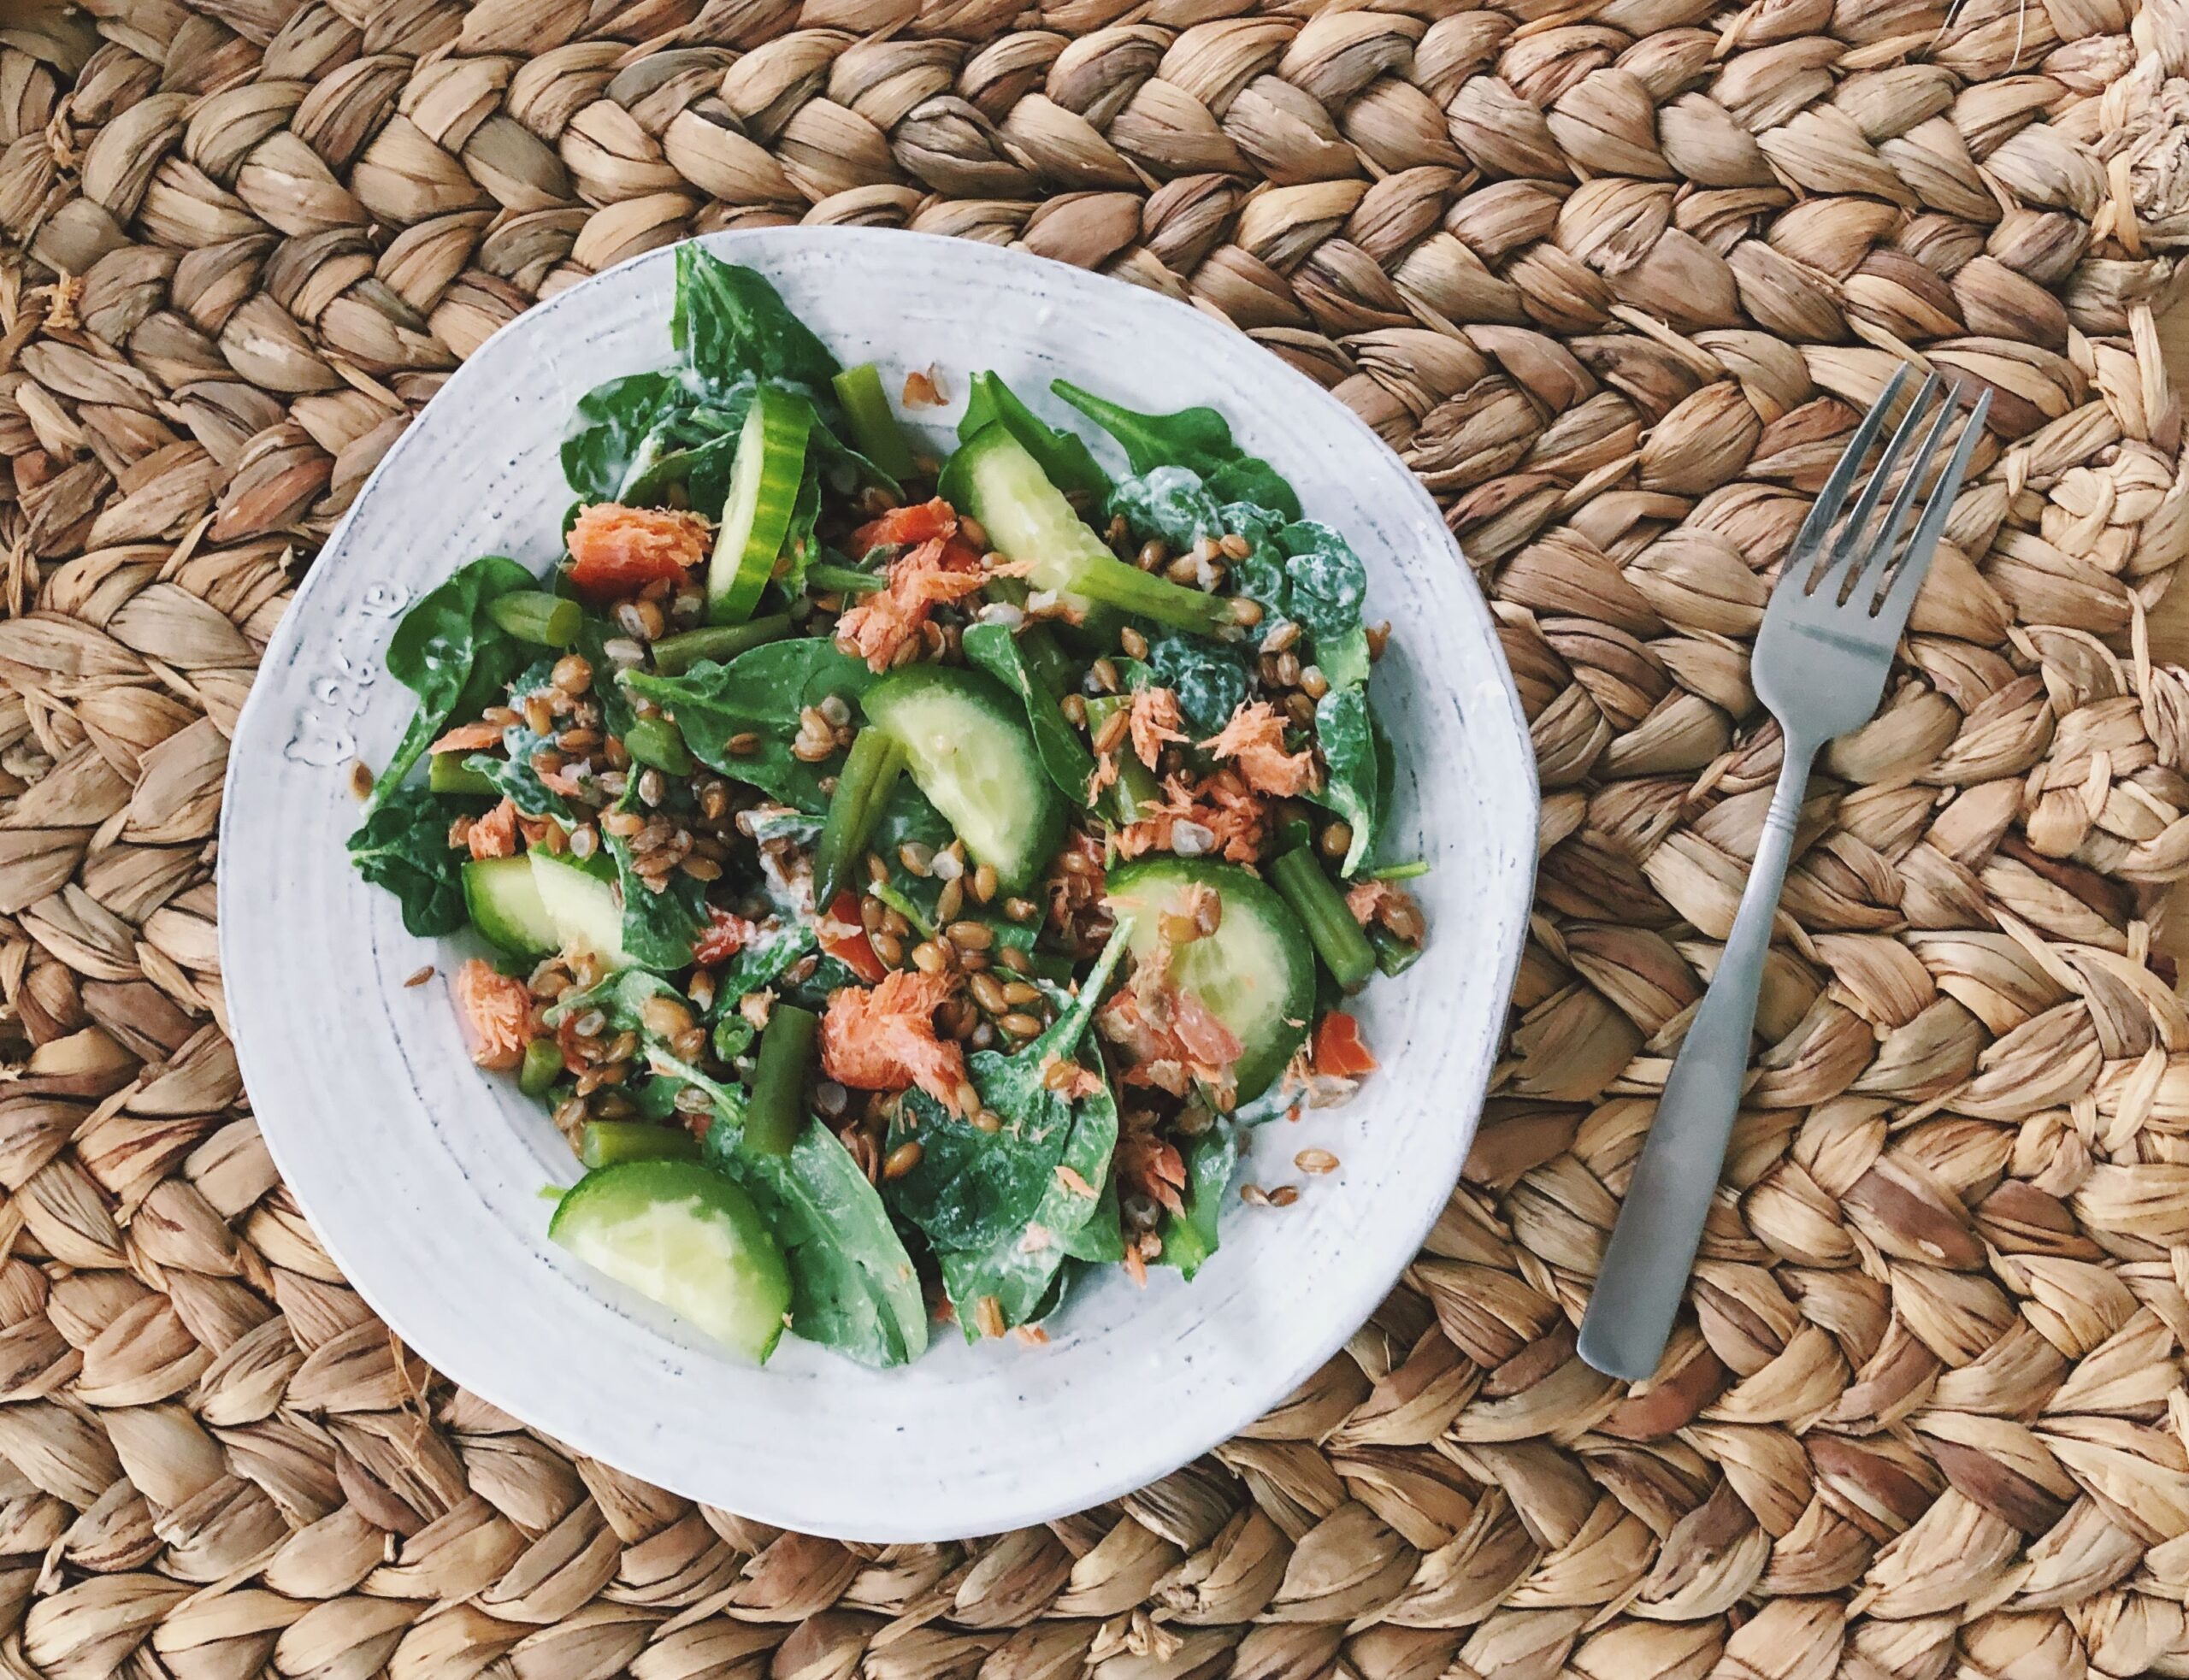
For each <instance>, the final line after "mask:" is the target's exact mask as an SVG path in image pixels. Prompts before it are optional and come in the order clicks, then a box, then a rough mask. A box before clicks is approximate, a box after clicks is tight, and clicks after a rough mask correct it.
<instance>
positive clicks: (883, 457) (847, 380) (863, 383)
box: [829, 362, 913, 479]
mask: <svg viewBox="0 0 2189 1680" xmlns="http://www.w3.org/2000/svg"><path fill="white" fill-rule="evenodd" d="M829 383H830V384H832V385H834V386H835V387H836V400H837V401H838V402H840V403H841V404H843V405H844V418H845V419H846V420H848V421H850V422H851V427H852V438H853V441H854V442H856V443H857V444H858V451H859V453H860V454H862V455H864V457H866V458H867V459H868V460H870V461H871V462H872V463H874V464H875V465H876V466H877V467H879V468H881V469H882V471H883V472H885V473H887V474H888V475H889V476H890V477H891V478H894V479H907V478H910V477H911V476H912V471H913V464H912V445H910V444H908V443H906V441H905V428H904V427H902V426H900V425H899V424H898V423H897V416H896V415H895V414H894V412H892V411H891V410H890V407H889V398H888V395H887V393H885V392H883V391H882V370H881V369H880V368H876V366H875V365H874V363H871V362H862V363H859V364H858V367H856V368H845V369H844V371H843V372H841V374H837V375H836V377H835V379H834V380H830V381H829Z"/></svg>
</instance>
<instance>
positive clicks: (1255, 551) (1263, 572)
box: [1223, 502, 1292, 629]
mask: <svg viewBox="0 0 2189 1680" xmlns="http://www.w3.org/2000/svg"><path fill="white" fill-rule="evenodd" d="M1223 521H1224V529H1225V530H1226V531H1227V532H1233V533H1237V534H1238V535H1240V536H1242V537H1244V538H1245V539H1247V545H1248V552H1247V557H1246V558H1245V559H1243V560H1234V561H1233V562H1232V563H1231V578H1232V581H1233V582H1234V583H1235V584H1236V586H1237V587H1238V590H1239V592H1240V593H1241V594H1242V595H1244V596H1246V597H1247V598H1248V599H1250V600H1254V601H1259V602H1260V604H1261V608H1262V613H1263V619H1264V625H1265V629H1266V628H1269V627H1270V626H1273V625H1274V624H1275V622H1276V621H1277V620H1278V619H1280V618H1289V617H1291V616H1292V607H1291V584H1290V581H1289V579H1288V578H1286V576H1285V575H1284V551H1283V549H1281V548H1279V547H1278V546H1277V533H1278V532H1279V531H1280V530H1282V529H1283V527H1284V520H1283V516H1281V515H1278V514H1274V513H1272V512H1271V511H1270V510H1268V509H1267V508H1265V507H1258V506H1256V505H1255V504H1253V503H1251V502H1232V503H1230V504H1226V505H1225V507H1224V513H1223Z"/></svg>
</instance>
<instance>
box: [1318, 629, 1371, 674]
mask: <svg viewBox="0 0 2189 1680" xmlns="http://www.w3.org/2000/svg"><path fill="white" fill-rule="evenodd" d="M1312 651H1313V653H1314V656H1315V669H1318V670H1319V671H1320V672H1322V674H1323V677H1324V680H1325V681H1327V682H1328V683H1329V684H1330V685H1331V687H1333V688H1358V687H1360V685H1361V684H1362V683H1364V682H1366V681H1368V668H1369V658H1368V632H1367V631H1366V630H1365V629H1363V628H1361V627H1360V625H1358V624H1356V625H1354V627H1353V628H1351V629H1350V630H1348V631H1347V632H1346V633H1345V634H1343V635H1342V636H1317V637H1316V638H1314V640H1313V647H1312Z"/></svg>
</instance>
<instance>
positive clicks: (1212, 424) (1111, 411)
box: [1049, 380, 1300, 519]
mask: <svg viewBox="0 0 2189 1680" xmlns="http://www.w3.org/2000/svg"><path fill="white" fill-rule="evenodd" d="M1049 388H1050V389H1051V390H1052V391H1053V392H1056V394H1057V395H1058V396H1059V397H1061V398H1064V400H1065V402H1067V403H1069V404H1071V405H1072V407H1074V408H1076V409H1077V410H1079V411H1080V412H1081V413H1082V414H1083V415H1086V416H1088V417H1089V419H1091V420H1093V421H1094V422H1095V423H1096V424H1097V425H1099V426H1100V427H1102V429H1103V430H1104V431H1106V432H1107V433H1109V434H1110V435H1111V436H1112V437H1113V438H1115V439H1117V440H1118V443H1119V444H1121V445H1124V451H1125V458H1126V459H1127V460H1128V461H1130V462H1131V463H1132V469H1133V471H1135V472H1136V473H1149V472H1153V471H1154V469H1156V468H1158V467H1188V468H1190V469H1193V470H1194V471H1195V472H1196V473H1198V474H1199V475H1201V479H1202V480H1203V481H1204V482H1205V483H1206V484H1207V487H1208V490H1209V492H1210V493H1211V494H1212V495H1213V496H1214V497H1215V498H1216V499H1217V500H1218V502H1257V503H1260V504H1261V505H1263V506H1264V507H1271V508H1275V509H1277V510H1278V511H1279V512H1281V513H1283V516H1285V517H1286V518H1287V519H1297V518H1299V517H1300V498H1299V497H1298V496H1296V495H1295V494H1294V493H1293V490H1292V486H1290V485H1289V484H1288V483H1286V482H1285V480H1284V478H1283V475H1281V474H1279V473H1278V472H1277V469H1276V468H1274V467H1272V466H1271V465H1270V464H1269V463H1268V462H1266V461H1265V460H1263V459H1261V457H1259V456H1254V455H1249V454H1248V453H1247V452H1246V451H1244V450H1243V449H1241V448H1240V447H1239V445H1237V444H1236V443H1235V442H1234V441H1233V440H1232V437H1231V427H1230V423H1229V422H1228V421H1225V420H1224V416H1222V415H1220V414H1218V413H1217V411H1216V410H1214V409H1207V408H1192V409H1181V410H1178V411H1177V413H1176V414H1142V413H1139V412H1138V411H1136V410H1132V409H1129V408H1125V407H1124V406H1123V405H1122V404H1117V403H1112V402H1109V401H1107V400H1106V399H1105V398H1100V397H1097V396H1095V395H1094V393H1093V392H1088V391H1083V390H1081V389H1080V388H1079V387H1078V386H1076V385H1073V384H1071V382H1070V381H1068V380H1056V381H1055V382H1054V383H1053V384H1052V385H1051V386H1050V387H1049Z"/></svg>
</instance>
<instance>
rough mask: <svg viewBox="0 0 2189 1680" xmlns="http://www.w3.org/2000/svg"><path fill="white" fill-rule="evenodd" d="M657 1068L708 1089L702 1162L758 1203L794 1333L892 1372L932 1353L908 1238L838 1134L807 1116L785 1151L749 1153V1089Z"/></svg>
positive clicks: (672, 1067)
mask: <svg viewBox="0 0 2189 1680" xmlns="http://www.w3.org/2000/svg"><path fill="white" fill-rule="evenodd" d="M656 1063H657V1065H659V1066H662V1067H664V1068H665V1069H666V1070H668V1071H670V1072H672V1073H676V1074H678V1075H679V1076H681V1077H684V1078H686V1079H687V1081H688V1082H691V1083H693V1084H696V1085H698V1086H699V1087H700V1088H702V1089H703V1090H705V1092H706V1093H707V1094H708V1096H709V1098H710V1099H712V1101H713V1103H714V1107H715V1121H714V1123H713V1124H712V1125H711V1126H710V1127H709V1128H708V1129H707V1135H706V1136H705V1138H704V1139H703V1140H702V1141H701V1146H700V1147H701V1149H702V1151H703V1158H705V1161H706V1162H707V1164H709V1165H710V1166H712V1167H714V1168H715V1169H716V1170H717V1171H720V1172H723V1173H726V1174H728V1175H729V1176H730V1177H732V1178H734V1179H735V1180H736V1181H737V1182H739V1183H740V1184H742V1185H743V1186H744V1187H745V1188H746V1190H747V1191H748V1192H749V1193H750V1194H752V1200H754V1201H755V1202H757V1203H758V1204H759V1206H760V1211H761V1212H762V1213H763V1214H764V1215H765V1216H766V1217H767V1221H768V1228H769V1229H770V1230H771V1231H772V1232H773V1233H774V1234H775V1238H776V1241H777V1242H779V1243H781V1244H782V1250H783V1258H784V1259H786V1260H787V1261H788V1263H789V1265H790V1288H791V1303H790V1328H791V1331H792V1333H793V1334H794V1335H801V1336H804V1337H805V1339H806V1340H807V1341H815V1342H818V1343H820V1344H821V1345H822V1346H823V1347H833V1348H835V1350H836V1351H837V1352H838V1353H842V1354H845V1355H846V1356H847V1357H848V1358H851V1359H856V1360H858V1362H859V1363H860V1364H861V1365H876V1366H883V1367H887V1366H889V1365H903V1364H905V1363H906V1362H907V1361H908V1360H912V1359H917V1358H919V1356H920V1355H921V1354H922V1353H925V1352H926V1351H927V1302H926V1300H924V1299H923V1297H922V1295H921V1294H920V1281H919V1274H918V1273H917V1270H914V1268H913V1265H912V1256H911V1255H910V1254H908V1253H906V1250H905V1243H904V1239H903V1238H901V1237H900V1236H899V1235H897V1230H896V1227H895V1226H894V1225H892V1224H891V1223H889V1213H888V1209H886V1208H885V1207H883V1206H882V1197H881V1194H880V1193H878V1192H877V1191H876V1189H875V1188H874V1186H873V1185H871V1184H870V1183H868V1182H867V1181H866V1175H865V1174H864V1173H863V1172H861V1171H860V1170H859V1169H858V1163H857V1162H856V1161H854V1160H853V1159H852V1157H851V1152H850V1151H848V1150H847V1149H846V1148H845V1147H844V1146H843V1144H842V1143H841V1141H839V1140H838V1138H837V1137H836V1135H835V1133H834V1132H831V1131H830V1130H829V1129H828V1128H827V1127H825V1126H823V1125H822V1124H821V1123H820V1122H819V1121H817V1120H811V1119H809V1120H808V1121H807V1122H806V1123H805V1130H803V1131H801V1132H800V1133H799V1135H798V1141H797V1142H795V1143H794V1144H793V1145H792V1146H791V1149H790V1152H789V1153H788V1154H787V1155H769V1154H762V1153H761V1152H758V1151H757V1150H747V1149H746V1148H745V1147H743V1136H744V1125H745V1103H744V1092H743V1088H741V1087H736V1086H724V1085H723V1084H721V1083H719V1082H717V1081H715V1080H711V1079H709V1078H707V1077H705V1076H704V1075H702V1074H700V1073H699V1071H698V1070H696V1069H687V1068H685V1067H684V1066H682V1065H681V1064H678V1063H676V1060H675V1059H674V1058H661V1057H660V1056H658V1054H657V1056H656Z"/></svg>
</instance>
